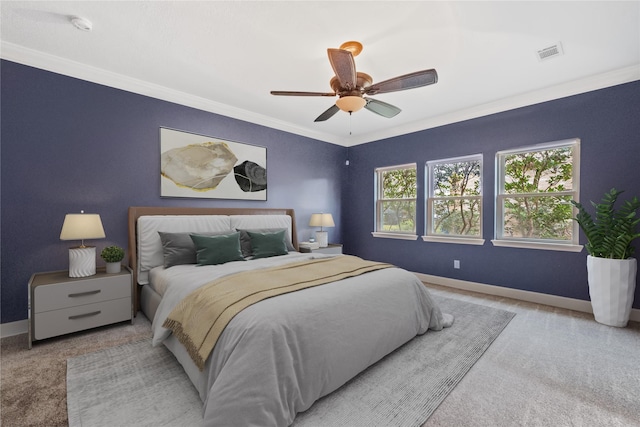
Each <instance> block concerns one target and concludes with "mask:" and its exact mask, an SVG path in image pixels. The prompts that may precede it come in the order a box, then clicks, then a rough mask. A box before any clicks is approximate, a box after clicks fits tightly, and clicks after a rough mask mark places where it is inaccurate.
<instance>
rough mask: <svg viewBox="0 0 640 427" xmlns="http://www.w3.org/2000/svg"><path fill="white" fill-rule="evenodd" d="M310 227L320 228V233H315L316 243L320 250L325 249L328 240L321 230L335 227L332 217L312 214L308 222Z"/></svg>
mask: <svg viewBox="0 0 640 427" xmlns="http://www.w3.org/2000/svg"><path fill="white" fill-rule="evenodd" d="M309 226H310V227H320V231H316V241H317V242H318V244H319V245H320V247H321V248H326V247H327V246H329V243H328V241H329V238H328V233H327V232H326V231H324V230H323V229H322V227H335V226H336V225H335V224H334V222H333V217H332V216H331V214H330V213H314V214H311V219H310V220H309Z"/></svg>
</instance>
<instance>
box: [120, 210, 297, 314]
mask: <svg viewBox="0 0 640 427" xmlns="http://www.w3.org/2000/svg"><path fill="white" fill-rule="evenodd" d="M153 215H164V216H166V215H288V216H289V217H291V243H292V244H293V246H294V248H295V249H296V250H298V238H297V233H296V221H295V219H296V218H295V213H294V210H293V209H273V208H188V207H184V208H183V207H153V206H131V207H129V219H128V227H129V242H128V248H129V267H130V268H131V270H132V272H133V283H135V284H136V285H137V284H138V283H139V278H138V261H139V259H138V256H139V254H138V244H137V243H138V240H137V236H138V232H137V224H138V218H140V217H141V216H153ZM136 288H139V287H138V286H136ZM139 292H140V289H136V292H135V293H134V300H135V301H134V306H135V307H136V311H137V309H138V308H139V305H138V301H139Z"/></svg>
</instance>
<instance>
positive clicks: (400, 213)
mask: <svg viewBox="0 0 640 427" xmlns="http://www.w3.org/2000/svg"><path fill="white" fill-rule="evenodd" d="M376 178H377V185H378V197H377V201H376V204H377V209H376V219H377V221H376V222H377V226H376V231H383V232H399V233H415V230H416V195H417V178H416V165H415V164H413V165H404V166H397V167H392V168H380V169H377V170H376Z"/></svg>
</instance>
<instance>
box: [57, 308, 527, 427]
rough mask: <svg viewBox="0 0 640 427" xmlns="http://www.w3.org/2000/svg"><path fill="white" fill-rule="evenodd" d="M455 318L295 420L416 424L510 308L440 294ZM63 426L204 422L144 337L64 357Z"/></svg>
mask: <svg viewBox="0 0 640 427" xmlns="http://www.w3.org/2000/svg"><path fill="white" fill-rule="evenodd" d="M438 303H439V304H440V307H441V309H442V311H443V312H446V313H451V314H453V315H454V316H455V318H456V320H455V323H454V325H453V326H452V327H451V328H447V329H444V330H442V331H438V332H434V331H429V332H428V333H426V334H424V335H422V336H419V337H416V338H415V339H413V340H412V341H410V342H409V343H407V344H405V345H404V346H403V347H401V348H400V349H398V350H397V351H395V352H393V353H392V354H390V355H388V356H387V357H385V358H384V359H382V360H381V361H380V362H378V363H376V364H374V365H373V366H371V367H370V368H369V369H367V370H366V371H364V372H363V373H362V374H360V375H358V376H357V377H356V378H354V379H353V380H351V381H350V382H348V383H347V384H345V385H344V386H343V387H341V388H340V389H339V390H337V391H336V392H334V393H332V394H330V395H329V396H326V397H324V398H322V399H320V400H319V401H318V402H316V403H315V404H314V405H313V406H312V407H311V408H310V409H309V410H308V411H306V412H304V413H301V414H298V416H297V417H296V420H295V423H294V425H295V427H316V426H323V427H331V426H341V427H342V426H345V425H348V426H352V427H356V426H367V427H371V426H385V427H386V426H398V427H407V426H419V425H421V424H422V423H424V422H425V421H426V420H427V419H428V418H429V416H430V415H431V414H432V413H433V411H435V409H436V408H437V407H438V405H439V404H440V403H441V402H442V401H443V400H444V398H445V397H446V396H447V394H448V393H449V392H450V391H451V390H452V389H453V388H454V387H455V386H456V384H457V383H458V382H459V381H460V380H461V379H462V377H463V376H464V375H465V374H466V373H467V372H468V371H469V369H470V368H471V367H472V366H473V364H474V363H475V362H476V361H477V360H478V359H479V358H480V357H481V356H482V354H483V353H484V351H485V350H486V349H487V348H488V347H489V345H491V343H492V342H493V340H494V339H496V337H498V335H499V334H500V332H501V331H502V330H503V329H504V328H505V327H506V325H507V324H508V323H509V321H510V320H511V319H512V318H513V316H514V315H515V314H514V313H511V312H508V311H505V310H500V309H496V308H490V307H486V306H482V305H477V304H472V303H468V302H464V301H459V300H453V299H447V298H438ZM67 405H68V413H69V426H70V427H78V426H92V427H100V426H113V425H120V426H167V427H170V426H185V425H189V426H191V425H194V426H195V425H200V424H201V423H202V403H201V401H200V399H199V397H198V394H197V392H196V390H195V388H194V387H193V386H192V385H191V383H190V382H189V380H188V378H187V376H186V374H185V373H184V372H183V371H182V368H181V367H180V365H179V364H178V362H177V361H176V360H175V359H174V358H173V356H172V355H171V354H170V353H169V351H168V350H166V349H165V348H164V347H156V348H154V347H151V345H150V342H149V340H143V341H138V342H135V343H131V344H126V345H122V346H119V347H114V348H111V349H107V350H103V351H99V352H96V353H91V354H87V355H84V356H80V357H75V358H72V359H69V360H68V361H67Z"/></svg>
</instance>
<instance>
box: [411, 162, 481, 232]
mask: <svg viewBox="0 0 640 427" xmlns="http://www.w3.org/2000/svg"><path fill="white" fill-rule="evenodd" d="M427 182H428V186H427V188H428V194H427V200H426V201H427V207H426V210H425V212H426V217H427V220H426V233H425V234H426V236H423V237H422V239H423V240H425V241H429V240H434V241H444V242H451V243H469V244H483V243H484V240H482V155H481V154H478V155H473V156H466V157H458V158H454V159H444V160H435V161H431V162H427Z"/></svg>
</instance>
